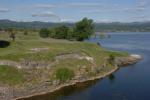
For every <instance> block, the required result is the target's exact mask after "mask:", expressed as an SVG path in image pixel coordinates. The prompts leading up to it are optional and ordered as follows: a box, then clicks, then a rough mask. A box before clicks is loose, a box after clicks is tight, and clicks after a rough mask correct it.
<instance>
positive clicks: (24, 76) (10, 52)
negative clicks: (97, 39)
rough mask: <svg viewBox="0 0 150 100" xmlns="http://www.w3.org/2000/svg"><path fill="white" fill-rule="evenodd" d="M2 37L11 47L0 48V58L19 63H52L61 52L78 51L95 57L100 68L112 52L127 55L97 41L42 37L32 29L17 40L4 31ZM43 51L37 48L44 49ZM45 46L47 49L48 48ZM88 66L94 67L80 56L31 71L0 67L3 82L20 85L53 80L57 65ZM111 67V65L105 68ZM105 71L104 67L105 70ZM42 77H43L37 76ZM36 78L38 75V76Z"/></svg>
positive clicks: (58, 66)
mask: <svg viewBox="0 0 150 100" xmlns="http://www.w3.org/2000/svg"><path fill="white" fill-rule="evenodd" d="M0 40H7V41H10V46H8V47H6V48H0V60H11V61H16V62H20V61H21V60H22V59H28V60H29V59H30V60H31V61H46V62H49V63H51V62H53V61H54V60H55V57H56V56H58V55H61V54H68V53H77V54H80V55H85V56H89V57H92V58H93V59H94V64H95V66H97V67H100V66H102V65H103V64H104V62H105V60H106V58H108V57H109V55H114V56H127V55H128V54H127V53H124V52H115V51H109V50H105V49H104V48H101V47H99V46H98V45H97V44H94V43H89V42H76V41H67V40H56V39H51V38H47V39H43V38H40V37H39V35H38V33H37V32H30V33H28V35H24V34H23V32H18V33H17V34H16V40H15V41H11V39H10V38H9V35H8V33H1V34H0ZM41 48H44V49H42V50H37V51H36V50H35V49H41ZM45 48H46V49H45ZM82 66H85V67H86V68H87V70H91V66H93V64H92V63H91V62H89V61H87V60H79V59H75V58H72V59H64V60H61V61H60V62H59V64H56V65H55V66H53V67H52V68H51V69H45V68H43V69H40V70H38V69H32V70H25V69H21V70H17V69H15V68H13V67H9V66H5V65H3V66H0V83H5V84H12V83H13V84H20V83H21V82H22V83H23V82H33V83H36V82H42V81H47V80H49V79H53V78H54V75H53V73H54V72H55V70H56V69H57V68H60V67H67V68H70V69H73V70H74V71H75V72H76V70H78V67H82ZM106 69H109V66H108V67H107V68H106ZM103 70H105V69H103ZM37 76H40V77H37ZM35 77H36V78H35Z"/></svg>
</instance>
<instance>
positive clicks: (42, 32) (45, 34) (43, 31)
mask: <svg viewBox="0 0 150 100" xmlns="http://www.w3.org/2000/svg"><path fill="white" fill-rule="evenodd" d="M39 35H40V37H42V38H47V37H49V30H48V29H46V28H42V29H41V30H40V32H39Z"/></svg>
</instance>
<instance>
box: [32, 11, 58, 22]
mask: <svg viewBox="0 0 150 100" xmlns="http://www.w3.org/2000/svg"><path fill="white" fill-rule="evenodd" d="M32 17H46V18H51V17H53V18H56V19H57V20H59V21H61V18H60V17H59V16H58V15H56V14H55V13H53V12H43V13H36V14H32Z"/></svg>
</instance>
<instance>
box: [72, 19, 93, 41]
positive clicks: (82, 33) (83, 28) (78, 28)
mask: <svg viewBox="0 0 150 100" xmlns="http://www.w3.org/2000/svg"><path fill="white" fill-rule="evenodd" d="M93 33H94V23H93V20H91V19H87V18H83V19H82V20H81V21H79V22H77V23H76V24H75V27H74V36H75V38H76V40H78V41H83V40H84V39H87V38H89V37H90V36H91V34H93Z"/></svg>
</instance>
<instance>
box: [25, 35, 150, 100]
mask: <svg viewBox="0 0 150 100" xmlns="http://www.w3.org/2000/svg"><path fill="white" fill-rule="evenodd" d="M109 34H110V35H111V38H109V39H108V38H106V39H99V38H97V37H96V38H95V37H93V38H90V39H89V40H88V41H90V42H95V43H97V42H99V43H100V44H101V45H102V46H103V47H105V48H109V49H113V50H121V51H128V52H129V53H134V54H140V55H142V56H143V57H144V59H143V60H142V61H140V62H139V63H137V64H135V65H130V66H128V67H124V68H121V69H120V70H118V71H117V72H115V73H113V74H112V75H110V76H108V77H106V78H104V79H102V80H100V81H99V80H97V81H92V82H86V83H81V84H77V85H74V86H69V87H65V88H63V89H61V90H60V91H56V92H54V93H51V94H47V95H43V96H37V97H33V98H30V99H26V100H150V95H149V93H150V86H149V85H150V78H149V76H150V67H149V65H150V46H149V45H150V33H109ZM24 100H25V99H24Z"/></svg>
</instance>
